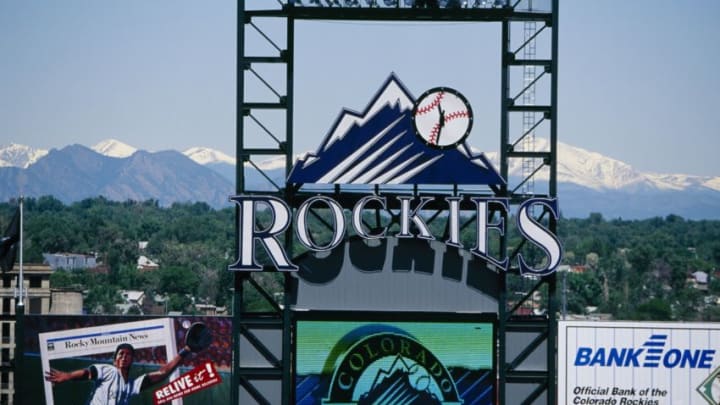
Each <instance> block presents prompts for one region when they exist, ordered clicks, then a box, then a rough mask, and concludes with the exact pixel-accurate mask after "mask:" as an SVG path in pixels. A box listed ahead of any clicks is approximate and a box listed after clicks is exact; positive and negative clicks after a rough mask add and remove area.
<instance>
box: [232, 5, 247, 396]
mask: <svg viewBox="0 0 720 405" xmlns="http://www.w3.org/2000/svg"><path fill="white" fill-rule="evenodd" d="M237 8H238V9H237V36H236V38H237V39H236V40H237V44H236V49H237V55H236V66H235V71H236V74H235V77H236V79H235V80H236V84H235V85H236V87H235V98H236V99H235V193H237V194H242V193H243V191H245V165H244V163H245V156H243V154H244V153H245V152H244V149H245V130H244V121H243V111H244V109H245V73H244V69H243V66H244V63H245V62H244V61H243V58H244V57H245V0H238V2H237ZM239 215H240V213H239V207H238V206H237V205H236V206H235V218H238V216H239ZM239 235H240V229H238V222H237V220H236V221H235V239H236V240H235V249H236V251H235V257H240V252H238V251H237V247H238V240H237V238H238V237H239ZM244 276H245V275H244V274H243V273H241V272H235V274H234V282H235V283H234V284H235V285H234V286H235V288H234V289H233V302H232V304H233V305H232V311H233V323H232V325H233V326H232V334H233V335H232V370H231V374H230V376H231V378H230V379H231V386H230V403H231V404H235V403H237V402H238V401H239V399H240V373H239V371H240V370H239V368H240V330H241V329H240V322H241V321H242V319H241V316H242V308H243V299H242V297H243V284H244V281H243V279H244V278H245V277H244Z"/></svg>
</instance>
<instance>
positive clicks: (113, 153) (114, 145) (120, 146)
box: [91, 139, 137, 158]
mask: <svg viewBox="0 0 720 405" xmlns="http://www.w3.org/2000/svg"><path fill="white" fill-rule="evenodd" d="M91 149H92V150H94V151H95V152H97V153H99V154H101V155H104V156H109V157H116V158H125V157H128V156H132V154H133V153H135V152H137V148H135V147H133V146H130V145H128V144H126V143H123V142H120V141H118V140H116V139H106V140H104V141H101V142H99V143H97V144H95V145H94V146H93V147H92V148H91Z"/></svg>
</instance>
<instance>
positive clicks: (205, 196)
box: [0, 140, 720, 219]
mask: <svg viewBox="0 0 720 405" xmlns="http://www.w3.org/2000/svg"><path fill="white" fill-rule="evenodd" d="M539 147H542V145H539ZM93 149H94V150H93ZM93 149H90V148H87V147H85V146H81V145H72V146H67V147H65V148H62V149H60V150H55V149H54V150H51V151H49V152H48V151H46V150H41V149H33V148H30V147H27V146H23V145H17V144H11V145H9V146H5V147H0V200H8V199H10V198H15V197H17V196H19V195H21V194H22V195H25V196H30V197H33V196H41V195H53V196H55V197H56V198H58V199H60V200H61V201H64V202H72V201H77V200H81V199H84V198H89V197H95V196H98V195H102V196H105V197H107V198H109V199H113V200H120V201H122V200H127V199H133V200H146V199H157V200H158V201H159V202H160V203H161V204H163V205H168V204H172V203H173V202H187V201H202V202H206V203H208V204H209V205H211V206H212V207H215V208H220V207H226V206H229V203H228V202H227V199H228V197H229V196H230V195H233V194H234V193H235V160H234V158H232V157H229V156H227V155H226V154H223V153H222V152H219V151H215V150H212V149H209V148H202V147H197V148H190V149H188V150H186V151H185V152H183V153H180V152H177V151H163V152H155V153H151V152H147V151H143V150H137V149H136V148H134V147H132V146H129V145H126V144H124V143H122V142H120V141H116V140H108V141H103V142H101V143H99V144H97V145H95V146H93ZM98 151H100V152H102V153H100V152H98ZM486 155H487V157H488V159H490V160H491V161H493V163H494V164H495V165H496V166H497V154H495V153H487V154H486ZM558 155H559V162H560V163H559V165H558V196H559V198H560V210H561V213H562V215H563V216H564V217H567V218H585V217H587V216H588V215H589V214H590V213H593V212H596V213H601V214H602V215H603V217H605V218H607V219H613V218H623V219H643V218H651V217H656V216H661V217H663V216H667V215H670V214H674V215H678V216H681V217H683V218H686V219H720V177H709V176H690V175H683V174H657V173H642V172H638V171H636V170H634V169H633V168H632V166H630V165H628V164H626V163H623V162H620V161H617V160H615V159H612V158H608V157H605V156H602V155H600V154H598V153H595V152H590V151H587V150H584V149H581V148H577V147H573V146H570V145H566V144H563V143H559V145H558ZM118 156H120V157H118ZM123 156H124V157H123ZM256 164H257V165H258V167H260V168H261V169H263V171H264V174H265V175H267V176H268V177H269V178H270V179H272V180H273V181H274V182H275V183H276V184H278V185H280V186H282V185H283V183H284V181H285V163H284V158H283V159H272V160H267V161H264V162H257V163H256ZM510 173H511V176H519V175H520V173H521V168H520V167H519V165H518V166H514V167H511V168H510ZM538 181H543V179H542V178H539V179H538ZM246 185H247V186H248V189H252V190H257V191H268V190H272V189H273V186H272V185H271V183H269V182H268V180H267V179H266V178H265V177H264V176H263V175H261V174H260V173H259V172H258V171H257V170H255V169H254V168H253V167H252V166H246Z"/></svg>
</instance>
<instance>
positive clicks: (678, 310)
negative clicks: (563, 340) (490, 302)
mask: <svg viewBox="0 0 720 405" xmlns="http://www.w3.org/2000/svg"><path fill="white" fill-rule="evenodd" d="M16 207H17V204H16V203H15V202H7V203H2V204H0V229H5V228H6V227H7V224H8V223H9V221H10V219H11V218H12V215H13V213H14V211H15V209H16ZM24 214H25V215H24V227H23V228H24V229H23V230H24V261H25V262H26V263H41V262H43V253H58V252H64V253H84V254H93V255H96V256H97V257H98V260H99V261H100V262H102V263H103V264H104V265H105V266H106V267H107V269H108V272H107V274H103V273H94V272H89V271H83V270H79V271H78V270H75V271H57V272H55V273H53V275H52V276H51V285H52V286H53V287H78V288H81V289H83V290H84V291H85V292H86V295H85V300H84V305H85V310H86V311H87V312H88V313H113V311H114V310H115V309H114V308H115V307H114V304H117V303H120V302H121V301H122V300H121V298H120V296H119V291H120V290H123V289H125V290H143V291H145V293H146V296H148V297H153V296H155V295H158V294H159V295H162V296H165V297H167V299H168V301H167V309H168V310H176V311H183V312H186V313H192V312H193V308H194V307H193V306H192V304H193V303H197V302H201V303H207V304H213V305H218V306H230V303H231V299H232V294H233V293H232V290H231V287H232V286H233V285H234V283H233V273H232V272H230V271H227V268H228V265H229V264H231V263H232V261H234V260H235V246H234V244H235V210H234V209H233V208H226V209H221V210H217V209H213V208H211V207H210V206H208V205H207V204H205V203H176V204H173V205H171V206H169V207H162V206H160V205H159V204H158V201H156V200H148V201H143V202H136V201H125V202H116V201H110V200H107V199H105V198H102V197H98V198H92V199H86V200H83V201H79V202H76V203H72V204H64V203H62V202H61V201H59V200H57V199H55V198H54V197H51V196H46V197H39V198H26V199H25V200H24ZM557 229H558V237H559V238H560V240H561V242H562V244H563V246H564V251H565V254H564V258H563V264H564V265H567V266H570V268H571V269H573V270H575V271H574V272H569V273H566V278H565V282H564V283H563V285H564V287H563V288H558V297H555V299H558V300H560V299H561V297H560V294H563V293H564V295H565V299H566V302H567V310H568V312H569V313H575V314H587V313H588V312H589V311H596V312H603V313H608V314H611V315H612V316H613V317H614V318H615V319H626V320H678V321H679V320H682V321H699V320H705V321H717V320H720V306H718V305H717V304H716V301H717V298H718V297H720V279H718V277H717V276H718V275H717V274H716V272H717V271H718V270H720V221H711V220H705V221H690V220H685V219H683V218H681V217H678V216H675V215H669V216H667V217H664V218H661V217H656V218H650V219H645V220H622V219H610V220H608V219H604V218H603V217H602V215H601V214H591V215H590V216H589V217H588V218H584V219H574V218H573V219H566V218H560V220H559V222H558V226H557ZM316 237H317V238H319V239H322V238H324V237H326V235H323V234H322V232H320V233H319V234H318V235H316ZM515 237H516V236H511V237H510V241H509V245H510V246H512V245H513V244H514V241H513V238H515ZM141 241H145V242H147V247H145V248H144V249H143V250H141V249H140V247H139V242H141ZM263 253H264V252H262V250H261V249H259V250H258V252H257V254H258V257H259V258H260V260H263V259H262V256H263ZM140 254H142V255H145V256H147V257H149V258H151V259H152V260H153V261H156V262H157V263H159V265H160V268H159V269H158V270H154V271H140V270H138V269H137V258H138V256H139V255H140ZM697 272H704V273H706V274H707V275H708V276H709V278H708V283H707V284H706V285H701V286H698V285H696V284H694V283H692V282H689V281H690V280H691V279H692V275H693V274H694V273H697ZM254 277H257V279H258V281H259V283H260V284H261V285H263V286H264V287H265V288H267V289H268V290H270V291H272V290H277V291H281V287H280V286H281V283H282V279H281V277H280V275H278V274H274V273H262V274H255V275H254ZM698 287H700V288H698ZM563 289H564V290H565V291H563ZM249 294H250V296H248V297H247V298H246V300H245V301H246V305H248V307H249V308H262V307H263V305H266V304H264V302H263V299H262V298H260V297H259V296H253V295H252V293H249Z"/></svg>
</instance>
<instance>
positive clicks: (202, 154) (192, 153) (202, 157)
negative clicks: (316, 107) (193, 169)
mask: <svg viewBox="0 0 720 405" xmlns="http://www.w3.org/2000/svg"><path fill="white" fill-rule="evenodd" d="M183 155H185V156H187V157H189V158H190V159H192V160H194V161H195V162H197V163H199V164H201V165H206V164H209V163H227V164H229V165H235V158H233V157H230V156H228V155H226V154H224V153H222V152H220V151H218V150H215V149H210V148H204V147H201V146H195V147H192V148H190V149H186V150H185V151H184V152H183Z"/></svg>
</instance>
